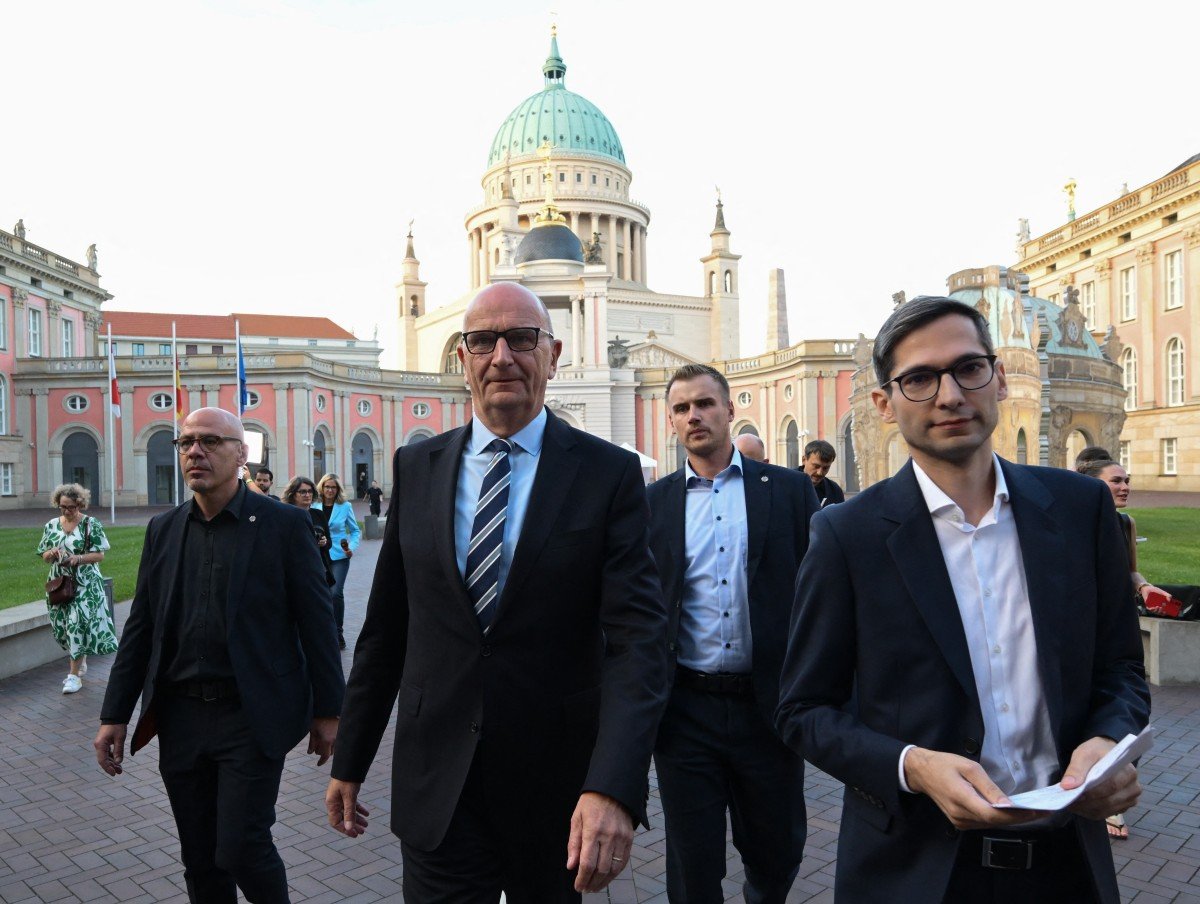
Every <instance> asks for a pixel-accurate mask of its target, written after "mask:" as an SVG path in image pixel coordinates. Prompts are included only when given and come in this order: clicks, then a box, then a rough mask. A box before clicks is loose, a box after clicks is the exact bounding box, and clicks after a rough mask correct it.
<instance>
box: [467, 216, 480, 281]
mask: <svg viewBox="0 0 1200 904" xmlns="http://www.w3.org/2000/svg"><path fill="white" fill-rule="evenodd" d="M467 258H468V262H469V263H470V265H471V288H472V289H475V288H478V287H479V233H478V232H476V231H475V230H474V229H472V230H471V231H470V232H469V233H468V234H467Z"/></svg>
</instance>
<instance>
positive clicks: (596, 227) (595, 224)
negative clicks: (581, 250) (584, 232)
mask: <svg viewBox="0 0 1200 904" xmlns="http://www.w3.org/2000/svg"><path fill="white" fill-rule="evenodd" d="M599 231H600V214H598V213H594V214H592V228H591V229H590V230H589V231H588V241H589V242H591V240H592V235H593V233H597V232H599Z"/></svg>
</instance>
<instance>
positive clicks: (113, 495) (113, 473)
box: [108, 321, 117, 526]
mask: <svg viewBox="0 0 1200 904" xmlns="http://www.w3.org/2000/svg"><path fill="white" fill-rule="evenodd" d="M116 368H117V359H116V356H115V355H113V344H112V321H109V324H108V371H109V378H108V523H109V524H111V525H114V526H115V525H116V523H117V452H116V444H115V443H114V442H113V405H115V404H116V400H115V399H114V398H113V393H114V392H115V391H116V388H117V379H116V372H117V370H116Z"/></svg>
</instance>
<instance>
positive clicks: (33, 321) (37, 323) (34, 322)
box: [28, 308, 42, 358]
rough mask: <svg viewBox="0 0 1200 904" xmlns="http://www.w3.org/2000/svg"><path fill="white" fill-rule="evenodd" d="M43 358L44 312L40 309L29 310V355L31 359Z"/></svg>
mask: <svg viewBox="0 0 1200 904" xmlns="http://www.w3.org/2000/svg"><path fill="white" fill-rule="evenodd" d="M41 356H42V312H41V310H39V309H38V308H30V309H29V355H28V357H30V358H40V357H41Z"/></svg>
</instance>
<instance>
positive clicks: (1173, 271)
mask: <svg viewBox="0 0 1200 904" xmlns="http://www.w3.org/2000/svg"><path fill="white" fill-rule="evenodd" d="M1163 307H1164V309H1165V310H1168V311H1174V310H1176V309H1177V308H1182V307H1183V251H1181V250H1177V251H1171V252H1169V253H1167V254H1164V255H1163Z"/></svg>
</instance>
